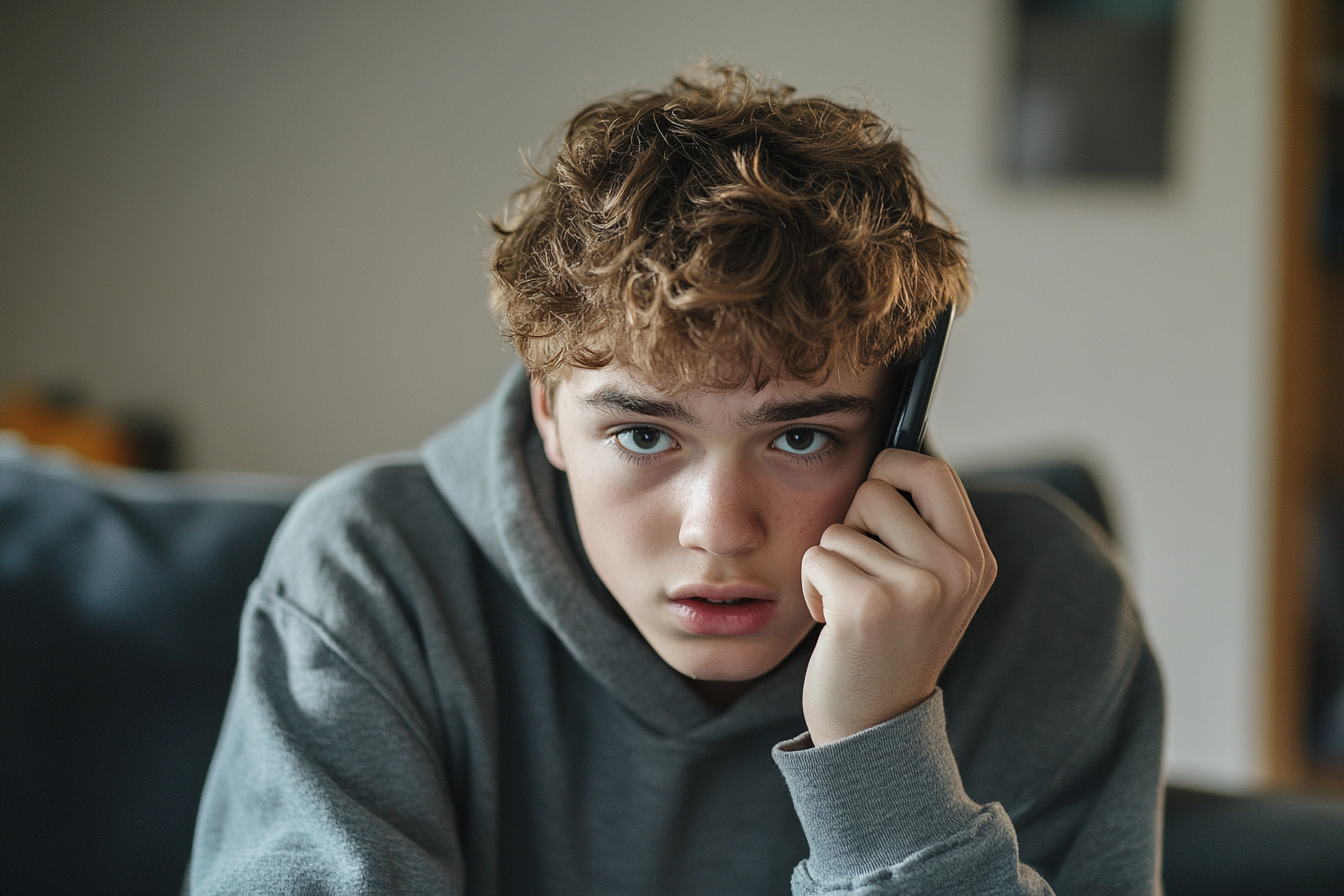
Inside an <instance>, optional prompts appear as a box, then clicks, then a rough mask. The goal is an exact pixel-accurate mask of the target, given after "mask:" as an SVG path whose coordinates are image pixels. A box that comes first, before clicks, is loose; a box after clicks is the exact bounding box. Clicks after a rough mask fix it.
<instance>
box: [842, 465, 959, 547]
mask: <svg viewBox="0 0 1344 896" xmlns="http://www.w3.org/2000/svg"><path fill="white" fill-rule="evenodd" d="M868 476H869V478H870V479H878V480H881V481H883V482H886V483H887V484H889V485H891V486H893V487H894V488H896V489H899V490H901V491H906V492H909V493H910V494H911V496H912V497H913V499H914V504H915V509H916V510H917V511H918V513H919V516H920V517H921V518H922V519H923V520H924V522H925V523H927V524H928V526H929V528H931V529H932V530H933V531H934V532H936V533H937V534H938V536H939V537H940V538H942V539H943V540H944V541H946V542H947V543H948V544H950V545H952V547H953V548H955V549H956V550H957V552H958V553H960V554H961V555H962V556H964V557H967V558H968V559H969V558H978V557H980V556H981V555H982V548H981V542H980V538H979V537H978V536H977V534H976V524H975V514H974V512H973V511H972V510H971V506H970V501H969V500H968V499H967V497H966V493H965V491H964V490H963V489H962V488H961V485H960V479H959V478H958V477H957V474H956V473H955V472H954V471H953V470H952V468H951V467H950V466H948V465H947V464H945V463H943V462H942V461H940V460H938V459H937V458H932V457H926V456H925V455H922V454H916V453H915V452H913V451H901V450H899V449H896V448H888V449H886V450H884V451H883V452H882V453H881V454H879V455H878V456H877V460H875V461H873V466H872V469H871V470H870V472H869V474H868Z"/></svg>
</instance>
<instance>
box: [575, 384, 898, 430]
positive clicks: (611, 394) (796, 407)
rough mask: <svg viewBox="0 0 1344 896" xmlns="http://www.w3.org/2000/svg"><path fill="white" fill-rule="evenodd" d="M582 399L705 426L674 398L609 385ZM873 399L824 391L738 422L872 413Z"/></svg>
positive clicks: (601, 408)
mask: <svg viewBox="0 0 1344 896" xmlns="http://www.w3.org/2000/svg"><path fill="white" fill-rule="evenodd" d="M578 401H579V403H580V404H582V405H584V406H585V407H589V408H593V409H594V410H599V411H624V412H626V413H630V414H639V415H641V416H644V417H662V418H664V419H667V420H676V421H678V422H680V423H685V424H687V425H688V426H703V425H704V424H703V422H702V421H701V420H700V418H699V417H697V416H696V415H695V414H692V413H691V412H690V411H688V410H687V409H686V408H685V407H683V406H682V405H680V404H678V403H676V402H675V401H664V400H662V399H656V398H645V397H644V396H642V395H636V394H634V393H631V392H626V391H625V390H623V389H618V388H615V387H612V386H607V387H604V388H601V389H598V390H597V391H596V392H593V393H592V394H591V395H584V396H580V397H579V399H578ZM872 412H873V403H872V401H870V400H869V399H867V398H864V397H862V396H860V395H845V394H843V393H839V392H825V393H822V394H821V395H815V396H813V397H811V398H804V399H800V400H798V401H772V402H769V403H767V404H765V405H763V406H762V407H760V408H757V409H756V410H754V411H752V412H750V413H748V414H743V415H742V416H741V417H739V418H738V419H737V426H738V427H739V428H742V429H749V428H751V427H753V426H760V425H761V424H763V423H787V422H789V421H790V420H802V419H805V418H807V417H826V416H831V415H837V414H838V415H842V416H846V417H858V416H864V415H867V414H871V413H872Z"/></svg>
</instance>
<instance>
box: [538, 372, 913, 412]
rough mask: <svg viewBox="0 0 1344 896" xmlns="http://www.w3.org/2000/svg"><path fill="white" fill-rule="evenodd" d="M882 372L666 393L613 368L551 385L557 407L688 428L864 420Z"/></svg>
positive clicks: (879, 391)
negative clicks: (816, 418) (667, 421)
mask: <svg viewBox="0 0 1344 896" xmlns="http://www.w3.org/2000/svg"><path fill="white" fill-rule="evenodd" d="M889 379H890V378H889V377H888V376H887V375H886V372H885V370H884V369H883V368H874V369H872V370H869V371H866V372H864V373H862V374H859V373H854V372H853V371H848V370H844V371H837V372H836V373H833V374H832V375H831V376H830V377H828V378H827V379H826V380H824V381H822V382H819V383H812V382H804V381H799V380H778V381H772V382H769V383H767V384H766V385H765V386H764V387H763V388H761V389H759V390H758V389H755V388H753V387H752V386H750V385H747V386H741V387H739V388H736V389H728V390H710V389H702V390H681V391H677V392H675V393H674V392H670V391H668V390H666V389H662V388H659V387H657V386H654V385H651V384H650V383H648V382H647V381H645V380H643V379H641V378H640V377H639V376H637V375H635V374H632V373H631V372H629V371H628V370H626V369H625V368H623V367H621V366H619V365H610V366H608V367H604V368H602V369H600V370H584V369H575V370H572V371H571V372H570V374H569V375H568V376H566V377H565V378H564V379H562V380H560V381H559V382H558V383H557V384H556V398H557V399H558V401H559V403H562V404H564V405H567V406H570V407H572V408H573V409H575V410H578V411H580V412H588V413H592V414H599V415H601V414H613V415H619V414H622V413H625V414H636V415H643V416H653V417H663V418H668V419H672V420H678V421H680V422H683V423H687V424H692V425H707V424H710V423H722V422H726V421H731V422H733V423H734V424H735V425H737V426H742V425H748V426H749V425H755V424H759V423H775V422H780V421H782V420H789V419H801V418H804V417H813V416H823V415H828V414H840V415H845V416H862V417H867V416H869V415H870V414H871V413H872V412H873V411H874V410H875V409H877V408H878V407H880V405H881V404H882V402H883V401H884V399H885V397H886V392H887V388H886V387H887V384H888V380H889Z"/></svg>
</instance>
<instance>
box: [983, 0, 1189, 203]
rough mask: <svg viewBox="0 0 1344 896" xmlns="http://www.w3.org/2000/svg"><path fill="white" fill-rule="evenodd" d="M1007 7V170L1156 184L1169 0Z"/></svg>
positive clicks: (1023, 1)
mask: <svg viewBox="0 0 1344 896" xmlns="http://www.w3.org/2000/svg"><path fill="white" fill-rule="evenodd" d="M1013 9H1014V15H1015V19H1016V21H1015V25H1016V32H1017V47H1016V50H1017V52H1016V56H1015V59H1014V62H1015V71H1014V77H1013V82H1012V83H1013V92H1012V95H1011V96H1010V98H1009V103H1010V107H1009V108H1010V124H1009V145H1008V169H1009V171H1010V172H1011V173H1013V174H1014V175H1016V176H1018V177H1020V178H1022V179H1031V180H1035V179H1047V178H1125V179H1130V180H1135V179H1137V180H1150V181H1156V180H1159V179H1160V178H1161V177H1162V176H1163V174H1164V173H1165V172H1166V156H1167V142H1168V141H1167V132H1168V125H1167V120H1168V112H1169V107H1170V105H1171V103H1170V95H1171V72H1172V68H1173V64H1172V55H1173V48H1174V45H1175V33H1176V3H1175V0H1017V2H1016V3H1015V4H1014V5H1013Z"/></svg>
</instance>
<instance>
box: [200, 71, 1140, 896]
mask: <svg viewBox="0 0 1344 896" xmlns="http://www.w3.org/2000/svg"><path fill="white" fill-rule="evenodd" d="M497 229H498V230H499V233H500V239H499V242H498V245H497V246H496V250H495V254H494V260H493V265H492V269H493V272H494V276H495V293H494V304H495V309H496V311H497V313H498V315H499V317H500V319H501V321H502V325H503V328H504V330H505V332H506V334H507V335H508V336H509V338H510V339H511V340H512V342H513V344H514V345H515V346H516V348H517V349H518V351H519V353H520V354H521V356H522V358H523V365H524V370H525V372H524V371H518V372H515V373H512V374H510V375H509V376H508V377H507V378H506V379H505V381H504V383H503V384H502V386H501V387H500V389H499V391H498V393H497V394H496V395H495V397H494V398H493V399H492V400H491V401H490V402H488V403H487V404H486V405H484V406H483V407H481V408H480V409H478V410H477V411H476V412H474V413H472V414H471V415H470V416H468V417H467V418H466V419H464V420H463V421H461V422H460V423H458V424H456V425H455V426H453V427H451V428H449V429H448V430H446V431H445V432H444V433H442V434H440V435H439V436H437V437H435V438H434V439H432V440H430V442H429V443H427V444H426V445H425V447H424V448H423V449H422V450H421V451H420V452H419V453H416V454H412V455H406V456H399V457H391V458H380V459H376V460H373V461H369V462H365V463H362V464H358V465H356V466H354V467H351V468H349V469H346V470H344V471H342V472H339V473H337V474H335V475H333V476H331V477H329V478H328V479H326V480H324V481H323V482H321V483H319V484H318V485H316V486H314V487H313V488H312V489H311V490H310V491H309V492H308V494H307V495H306V496H305V497H304V498H303V499H301V500H300V502H299V503H298V504H297V505H296V507H295V508H294V510H293V511H292V512H291V514H290V516H289V518H288V520H287V521H286V522H285V524H284V525H283V526H282V528H281V530H280V532H279V533H278V534H277V537H276V541H275V544H274V545H273V547H272V549H271V552H270V555H269V557H268V558H267V561H266V565H265V568H264V569H263V570H262V573H261V576H260V578H259V579H258V581H257V583H256V585H255V586H254V588H253V590H252V593H251V596H250V598H249V601H248V604H247V608H246V611H245V614H244V619H243V629H242V639H241V655H240V659H239V668H238V675H237V679H236V682H235V685H234V691H233V696H232V699H231V703H230V707H229V711H228V715H227V718H226V720H225V723H224V730H223V733H222V734H221V738H220V743H219V748H218V752H217V755H216V757H215V763H214V766H213V768H212V770H211V773H210V777H209V780H208V781H207V784H206V790H205V795H204V798H203V802H202V804H201V811H200V819H199V824H198V829H197V834H196V845H195V853H194V856H193V860H192V866H191V869H190V876H189V888H190V889H193V890H196V891H199V892H202V893H218V892H237V893H258V892H277V893H300V892H302V893H328V892H330V893H387V892H425V893H431V892H433V893H473V894H475V893H480V894H495V893H511V894H512V893H518V894H543V893H602V894H607V893H612V894H624V893H631V894H646V893H716V894H751V893H776V894H777V893H782V892H784V891H785V890H786V889H787V888H788V887H789V879H790V874H792V889H793V891H794V892H795V893H799V894H801V893H821V892H831V891H843V892H862V893H872V894H878V893H903V894H911V893H916V894H920V893H956V894H964V893H1047V892H1050V891H1051V888H1052V887H1053V889H1054V891H1055V892H1059V893H1089V894H1095V893H1127V894H1134V893H1153V892H1156V891H1157V888H1158V883H1157V870H1158V869H1157V836H1158V834H1157V832H1158V824H1159V822H1158V815H1159V802H1160V800H1159V792H1160V772H1159V758H1160V741H1161V732H1162V696H1161V684H1160V680H1159V677H1158V673H1157V669H1156V666H1155V664H1154V662H1153V658H1152V655H1151V653H1150V652H1149V650H1148V648H1147V646H1146V643H1145V640H1144V636H1143V632H1142V629H1141V626H1140V623H1139V620H1138V617H1137V615H1136V613H1135V610H1134V606H1133V604H1132V602H1131V601H1130V599H1129V598H1128V597H1127V596H1126V593H1125V590H1124V586H1123V583H1122V581H1121V578H1120V576H1119V575H1118V574H1117V572H1116V569H1115V566H1114V563H1113V560H1112V557H1111V554H1110V552H1109V548H1108V546H1107V545H1106V544H1105V543H1104V542H1103V540H1102V539H1101V538H1099V537H1098V536H1097V535H1096V534H1095V532H1094V530H1092V529H1090V528H1089V527H1088V526H1087V525H1086V524H1084V523H1083V522H1081V521H1080V520H1079V518H1078V515H1077V514H1076V513H1074V512H1073V511H1072V510H1070V509H1069V508H1067V507H1065V506H1063V505H1062V504H1061V503H1060V502H1058V501H1057V500H1055V499H1052V498H1050V497H1049V496H1047V495H1045V494H1043V493H1039V492H1023V491H1014V490H1011V489H1005V488H1002V487H1000V488H998V489H983V490H977V491H971V492H969V493H968V491H967V490H966V489H965V488H964V487H963V485H962V483H961V481H960V480H959V479H958V477H957V475H956V473H955V472H953V470H952V469H951V468H950V467H948V466H947V464H945V463H943V462H942V461H940V460H937V459H934V458H931V457H926V456H922V455H918V454H913V453H909V452H898V451H895V450H888V451H879V449H880V448H881V442H882V439H883V437H884V436H885V435H886V432H887V428H888V424H889V418H890V415H891V413H892V407H893V403H894V398H893V395H892V389H891V387H890V383H891V380H892V377H891V375H890V372H889V369H890V368H891V366H892V365H894V364H898V363H899V362H900V360H901V359H902V358H903V357H908V356H910V354H912V353H913V352H915V351H917V349H918V346H919V344H920V340H921V337H922V336H923V334H924V333H925V331H926V330H927V329H928V328H929V326H930V324H931V322H932V321H933V319H934V317H935V316H936V315H937V314H938V313H939V312H940V311H941V310H943V309H945V308H946V307H947V306H949V305H958V304H960V303H962V302H963V301H964V299H965V297H966V265H965V261H964V258H963V255H962V252H961V244H960V241H959V240H958V238H957V237H956V236H955V235H954V234H953V233H952V232H951V231H950V229H948V228H947V227H946V226H944V225H943V224H940V223H939V218H938V215H937V212H936V210H935V209H934V208H933V207H932V205H931V204H930V203H929V201H928V200H927V199H926V197H925V195H924V192H923V189H922V188H921V186H920V184H919V181H918V180H917V179H916V176H915V174H914V170H913V163H912V160H911V159H910V157H909V156H908V154H907V152H906V150H905V148H904V147H903V146H902V144H901V143H900V142H899V141H898V140H897V139H896V138H895V137H893V135H892V133H891V131H890V130H889V129H888V128H887V127H885V126H884V125H883V124H882V123H881V122H880V121H879V120H878V119H877V118H875V117H874V116H873V115H872V114H870V113H869V112H867V111H864V110H861V109H853V108H847V107H844V106H841V105H837V104H835V103H833V102H830V101H828V100H822V99H805V100H798V99H795V98H794V97H793V95H792V92H791V91H790V90H789V89H788V88H785V87H780V86H771V85H766V84H762V83H760V82H759V81H757V80H754V79H753V78H751V77H749V76H747V75H745V74H743V73H741V72H739V71H736V70H732V69H723V70H720V71H718V72H717V73H713V74H711V75H709V76H706V77H704V78H701V79H698V80H697V79H695V78H682V79H678V80H677V81H675V82H674V83H673V84H672V85H671V86H670V87H668V88H667V89H666V90H664V91H662V92H659V93H636V94H630V95H626V96H622V97H617V98H614V99H610V100H607V101H604V102H600V103H597V104H595V105H592V106H589V107H588V108H586V109H584V110H583V111H582V112H580V113H579V115H578V116H577V117H575V119H574V120H573V121H572V122H571V123H570V124H569V127H568V130H567V132H566V134H565V135H564V139H563V142H562V145H561V146H560V147H559V150H558V153H557V156H556V158H555V160H554V162H553V165H552V167H551V168H550V169H549V170H548V171H546V172H544V173H542V174H540V175H539V176H538V178H537V180H536V182H535V183H534V184H533V185H532V186H531V187H530V188H529V189H527V190H526V191H524V192H523V193H522V194H521V195H520V196H519V197H518V199H517V202H516V203H515V205H514V206H513V208H512V209H511V211H510V213H509V215H508V216H507V218H506V220H505V221H504V223H502V224H500V225H499V226H498V228H497ZM902 492H905V493H907V494H909V496H910V499H911V500H910V501H907V500H906V499H905V498H904V497H903V496H902V494H901V493H902ZM996 558H997V560H996ZM996 572H997V579H996ZM991 584H992V585H993V588H992V589H991V587H990V586H991ZM977 609H978V614H977ZM972 617H974V619H973V618H972ZM958 645H960V646H958ZM954 650H955V654H954Z"/></svg>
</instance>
